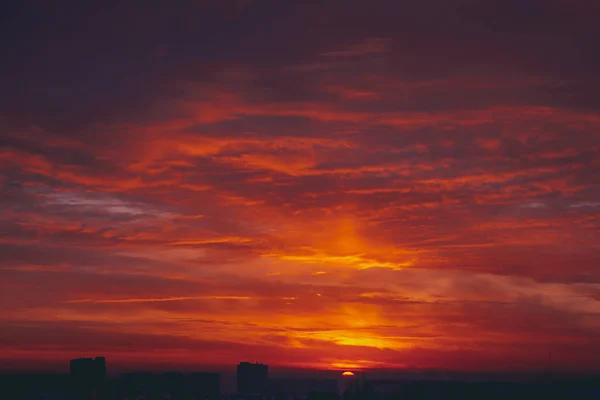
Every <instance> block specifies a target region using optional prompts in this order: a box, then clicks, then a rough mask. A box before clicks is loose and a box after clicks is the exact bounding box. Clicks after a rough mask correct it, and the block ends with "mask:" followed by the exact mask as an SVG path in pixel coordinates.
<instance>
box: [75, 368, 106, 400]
mask: <svg viewBox="0 0 600 400" xmlns="http://www.w3.org/2000/svg"><path fill="white" fill-rule="evenodd" d="M69 381H70V389H71V390H70V391H71V396H72V397H74V398H75V399H77V400H87V399H104V398H106V397H107V386H106V383H107V382H106V359H105V358H104V357H96V358H77V359H74V360H71V362H70V366H69Z"/></svg>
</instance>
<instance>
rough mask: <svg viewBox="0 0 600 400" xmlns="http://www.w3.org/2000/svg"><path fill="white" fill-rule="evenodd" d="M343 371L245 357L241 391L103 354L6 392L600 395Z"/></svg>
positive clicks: (348, 398)
mask: <svg viewBox="0 0 600 400" xmlns="http://www.w3.org/2000/svg"><path fill="white" fill-rule="evenodd" d="M367 375H368V374H367V373H365V372H356V373H355V372H352V371H340V372H339V377H338V379H315V378H270V377H269V366H268V365H266V364H262V363H257V362H255V363H251V362H245V361H244V362H241V363H239V364H238V365H237V369H236V392H235V393H227V394H224V393H223V392H222V388H221V385H222V382H221V374H220V373H217V372H193V373H179V372H167V373H147V372H136V373H125V374H122V375H120V376H118V377H116V378H109V377H108V375H107V366H106V358H104V357H95V358H78V359H73V360H71V361H70V365H69V374H68V375H42V374H5V375H1V376H0V388H1V392H0V394H1V399H2V400H388V399H389V400H392V399H408V400H413V399H415V400H416V399H485V400H488V399H511V400H513V399H538V398H539V399H545V400H546V399H600V379H598V378H587V379H582V378H579V379H577V380H572V379H571V380H567V379H559V380H547V379H546V380H542V381H537V382H508V381H497V380H489V381H479V382H466V381H459V380H410V379H369V378H368V376H367Z"/></svg>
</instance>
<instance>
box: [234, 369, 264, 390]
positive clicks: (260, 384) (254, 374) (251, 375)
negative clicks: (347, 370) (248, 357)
mask: <svg viewBox="0 0 600 400" xmlns="http://www.w3.org/2000/svg"><path fill="white" fill-rule="evenodd" d="M268 380H269V366H268V365H265V364H259V363H254V364H253V363H249V362H241V363H239V364H238V366H237V391H238V393H243V394H252V393H260V394H264V393H265V392H266V391H267V387H268Z"/></svg>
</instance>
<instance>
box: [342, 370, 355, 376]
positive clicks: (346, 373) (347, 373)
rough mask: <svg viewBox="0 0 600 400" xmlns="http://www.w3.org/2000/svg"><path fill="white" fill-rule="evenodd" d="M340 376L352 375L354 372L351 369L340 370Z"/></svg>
mask: <svg viewBox="0 0 600 400" xmlns="http://www.w3.org/2000/svg"><path fill="white" fill-rule="evenodd" d="M342 376H354V372H352V371H344V372H342Z"/></svg>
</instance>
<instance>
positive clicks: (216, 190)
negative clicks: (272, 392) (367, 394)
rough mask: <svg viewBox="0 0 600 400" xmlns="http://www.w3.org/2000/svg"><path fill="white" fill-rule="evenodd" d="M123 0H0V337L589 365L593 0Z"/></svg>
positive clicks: (321, 359)
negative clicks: (1, 20) (53, 3)
mask: <svg viewBox="0 0 600 400" xmlns="http://www.w3.org/2000/svg"><path fill="white" fill-rule="evenodd" d="M113 3H114V4H113ZM134 3H135V2H130V3H128V5H122V4H118V3H117V2H107V4H106V7H104V8H102V9H94V8H93V7H92V6H90V5H88V4H86V3H85V2H84V3H81V2H73V4H71V6H70V7H69V8H64V9H61V8H60V7H59V8H54V7H52V8H49V6H48V5H47V4H41V3H40V4H36V5H35V6H34V5H33V4H31V5H28V6H20V7H14V8H13V9H7V10H6V11H7V14H6V15H8V19H7V21H8V23H7V24H6V28H5V29H6V31H7V32H6V33H7V35H2V37H4V38H5V39H2V40H3V41H7V40H8V41H10V42H11V43H12V46H11V48H13V49H14V53H13V54H12V55H11V56H10V57H8V59H7V60H6V63H4V64H3V65H2V66H1V67H0V72H2V76H3V77H4V79H5V80H6V81H7V82H6V85H5V87H6V88H7V90H4V91H3V93H2V94H0V104H1V106H2V107H1V109H2V110H3V111H2V113H0V127H1V132H2V136H1V137H0V185H1V186H2V188H1V191H2V196H0V206H1V208H2V210H3V211H2V213H1V214H0V276H1V279H0V292H1V293H2V295H1V296H2V302H1V305H0V308H1V311H2V312H1V313H0V315H2V316H1V317H0V325H1V326H2V329H1V334H0V357H1V358H3V359H5V360H20V361H23V360H25V361H26V362H31V363H32V365H33V364H34V363H35V362H40V361H43V360H46V361H48V362H57V363H60V362H63V361H62V360H65V359H68V358H69V357H74V356H80V355H89V354H96V353H98V354H100V353H101V354H105V355H106V356H107V357H109V358H110V359H112V360H116V361H118V362H121V363H128V364H130V365H132V366H136V365H137V366H141V365H151V364H153V363H154V364H160V363H161V362H162V361H161V360H164V359H169V360H173V362H174V363H179V364H181V365H192V364H194V363H197V362H198V361H197V360H199V359H201V360H204V361H203V363H206V364H233V363H236V362H238V361H240V360H242V359H261V360H263V361H265V362H267V363H270V364H274V365H278V364H285V365H291V366H307V367H318V368H332V367H343V366H355V367H382V366H383V367H404V366H409V365H410V366H418V367H424V368H425V367H427V368H445V369H457V370H489V369H520V370H524V369H538V368H545V367H546V362H547V355H548V353H549V352H552V354H553V360H554V362H555V363H556V364H557V365H559V367H560V368H564V369H577V370H593V369H594V368H596V369H597V368H598V365H599V364H598V361H600V360H599V359H598V354H600V341H599V339H598V338H600V265H599V261H598V260H600V245H599V243H600V229H599V227H600V184H599V180H598V176H600V133H599V132H600V113H598V111H597V110H598V106H599V105H600V102H598V100H597V98H598V89H600V81H599V80H598V77H597V70H598V68H600V58H599V57H598V53H597V51H595V47H594V43H595V39H598V37H600V35H599V34H600V31H599V29H598V27H597V25H596V24H595V20H594V21H593V22H592V18H591V16H592V15H597V14H594V12H595V11H596V12H597V11H600V10H598V7H597V5H596V4H595V3H594V2H587V1H576V2H566V1H560V0H557V1H534V0H531V1H518V2H517V1H488V2H485V3H481V2H474V1H469V0H459V1H455V2H446V1H436V0H429V1H423V2H419V3H418V4H417V3H414V4H404V3H402V2H397V1H394V2H391V1H390V2H388V1H381V2H377V4H375V5H372V4H369V5H368V6H367V4H366V3H364V2H358V1H347V0H346V1H343V2H342V1H326V2H318V4H317V3H315V4H303V5H301V4H296V5H293V4H287V3H288V2H279V1H267V0H265V1H242V2H240V1H237V2H228V1H219V2H212V1H205V2H191V1H190V2H188V1H183V2H180V5H181V7H180V8H177V7H169V8H164V9H163V8H162V7H161V5H160V4H158V3H156V4H152V3H153V2H144V7H138V6H134ZM450 3H452V4H450ZM594 38H595V39H594ZM9 76H12V77H13V78H12V79H10V80H9V79H8V77H9Z"/></svg>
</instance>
